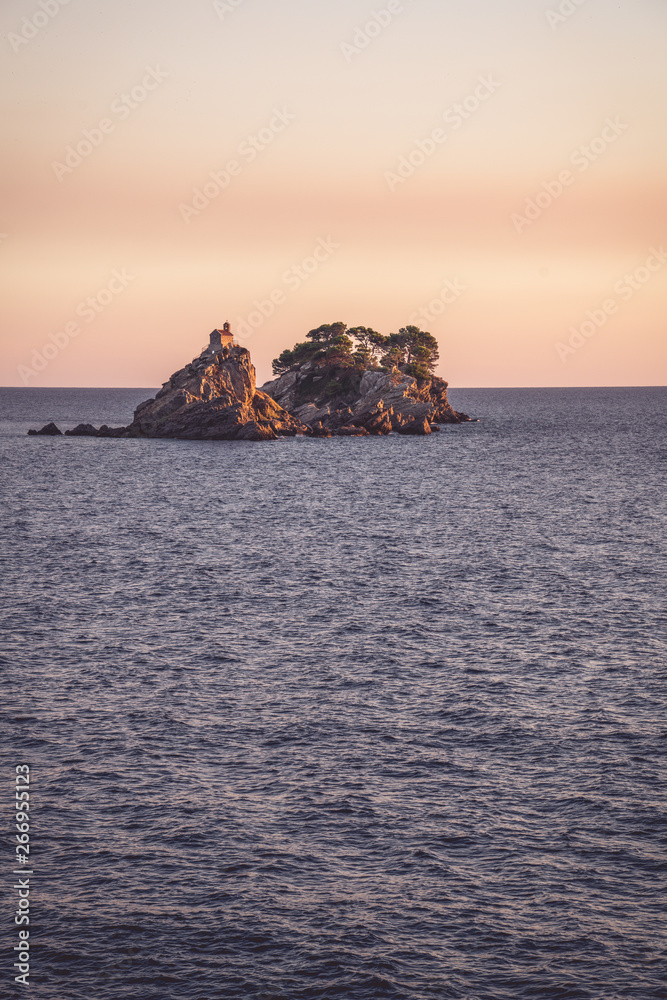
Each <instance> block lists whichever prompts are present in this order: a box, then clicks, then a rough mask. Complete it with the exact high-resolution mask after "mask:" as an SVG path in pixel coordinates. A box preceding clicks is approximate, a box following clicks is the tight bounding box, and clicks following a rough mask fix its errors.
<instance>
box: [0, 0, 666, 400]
mask: <svg viewBox="0 0 667 1000" xmlns="http://www.w3.org/2000/svg"><path fill="white" fill-rule="evenodd" d="M666 29H667V7H666V6H665V4H664V3H663V2H661V0H634V2H632V3H630V2H629V0H625V2H621V3H614V4H613V5H609V4H608V3H603V2H602V0H579V2H578V3H577V2H576V0H553V2H549V0H546V2H542V0H540V2H537V0H507V2H505V3H503V4H502V5H499V4H498V3H497V0H495V2H492V0H467V2H464V0H457V2H453V0H411V2H408V0H405V2H400V0H387V2H385V0H378V2H376V3H375V4H373V3H368V2H361V0H336V2H335V3H333V2H329V3H326V2H323V0H308V2H307V0H284V2H283V3H281V4H272V3H269V2H268V0H228V2H226V0H216V2H215V3H214V2H209V0H201V2H198V3H196V4H193V5H185V4H182V3H176V2H175V0H172V2H164V0H159V2H158V0H143V2H142V3H141V4H140V5H135V4H132V3H130V2H129V0H116V2H115V3H114V4H105V5H98V4H95V5H87V4H84V3H83V2H82V0H69V2H68V3H62V0H42V2H41V4H40V2H39V0H35V2H34V3H32V2H28V0H6V2H5V4H4V5H3V10H2V13H1V14H0V33H1V34H2V44H3V45H4V47H5V54H4V59H3V65H2V70H1V71H0V72H1V73H2V76H3V80H2V83H3V86H2V91H1V93H2V97H1V98H0V100H1V101H2V109H3V112H4V121H5V127H4V129H3V137H4V151H3V167H4V170H3V177H4V185H3V193H4V198H3V203H2V215H1V216H0V255H1V260H2V281H3V285H2V291H3V294H2V315H1V318H2V325H1V334H2V351H1V357H0V384H3V385H24V384H26V385H35V386H155V385H159V384H160V383H161V382H163V381H164V380H165V379H166V378H168V376H169V375H170V374H171V372H172V371H174V370H175V369H176V368H179V367H181V366H182V365H183V364H184V363H186V362H187V361H189V360H190V358H191V357H193V356H194V355H195V354H197V353H198V352H199V350H200V349H201V347H202V346H203V344H204V343H205V342H206V340H207V339H208V333H209V331H210V330H211V329H213V327H216V326H220V325H221V324H222V323H223V322H224V321H225V320H229V321H230V323H231V325H232V328H233V329H234V330H236V331H237V333H239V332H240V333H243V334H244V337H243V338H242V342H243V343H244V344H246V346H248V347H249V348H250V350H251V352H252V356H253V360H254V362H255V365H256V367H257V370H258V378H259V381H260V382H262V381H263V380H264V379H266V378H268V377H269V376H270V371H271V364H270V363H271V359H272V358H273V357H275V356H277V355H278V354H279V353H280V351H281V350H282V349H283V348H284V347H287V346H292V344H293V343H294V342H295V341H296V340H302V339H303V338H304V335H305V333H306V332H307V331H308V330H309V329H311V328H312V327H314V326H319V325H320V324H321V323H324V322H332V321H335V320H342V321H344V322H347V323H349V324H350V325H368V326H373V327H374V328H376V329H378V330H380V331H381V332H384V333H389V332H391V331H392V330H396V329H398V328H399V327H400V326H403V325H405V324H407V323H409V322H416V323H417V325H420V326H421V327H422V328H423V329H427V330H429V331H430V332H431V333H433V334H434V335H435V336H437V338H438V340H439V342H440V354H441V363H440V369H439V373H440V374H441V375H443V376H444V377H445V378H447V379H448V380H449V381H450V383H451V384H452V385H454V386H485V385H486V386H522V385H524V386H530V385H544V386H547V385H616V384H620V385H633V384H636V385H641V384H650V385H655V384H663V383H664V381H665V360H666V358H665V355H666V348H665V337H664V315H665V306H666V304H667V224H666V223H667V201H666V198H665V188H664V178H665V176H666V175H667V169H666V168H667V134H666V133H665V128H664V103H665V96H666V95H667V67H666V65H665V60H664V38H665V33H666ZM215 177H217V180H215V179H214V178H215Z"/></svg>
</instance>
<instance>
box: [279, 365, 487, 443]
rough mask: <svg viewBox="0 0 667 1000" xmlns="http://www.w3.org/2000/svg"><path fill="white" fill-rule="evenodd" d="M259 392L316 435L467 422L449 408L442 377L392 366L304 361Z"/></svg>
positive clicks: (418, 430) (424, 429)
mask: <svg viewBox="0 0 667 1000" xmlns="http://www.w3.org/2000/svg"><path fill="white" fill-rule="evenodd" d="M262 392H264V393H266V394H267V395H268V396H270V397H271V398H272V399H274V400H275V401H276V402H277V403H279V404H280V405H281V406H282V407H284V409H285V410H287V411H289V413H291V414H292V415H293V416H294V417H296V418H297V419H298V420H300V421H302V422H303V423H304V424H306V425H307V426H308V427H309V430H310V433H311V434H312V435H314V436H321V437H328V436H329V435H344V436H350V435H355V436H363V435H365V434H389V433H390V432H391V431H397V432H398V433H399V434H430V433H431V432H432V431H433V430H438V429H439V428H438V424H458V423H462V422H463V421H467V420H470V417H468V416H466V414H465V413H457V412H456V410H454V409H453V408H452V407H451V405H450V403H449V400H448V399H447V383H446V382H445V381H444V380H443V379H441V378H437V377H436V376H433V377H432V378H431V379H416V378H413V377H412V376H411V375H406V374H404V373H403V372H400V371H398V370H397V369H395V370H394V371H393V372H387V371H381V370H379V369H377V368H368V369H366V370H363V369H362V370H360V369H359V368H358V367H356V366H355V367H350V366H341V365H326V364H317V363H316V362H313V361H308V362H306V363H305V364H303V365H301V366H300V367H298V368H295V369H293V370H291V371H288V372H285V374H283V375H281V376H280V377H279V378H277V379H274V380H272V381H270V382H266V383H265V384H264V385H263V386H262Z"/></svg>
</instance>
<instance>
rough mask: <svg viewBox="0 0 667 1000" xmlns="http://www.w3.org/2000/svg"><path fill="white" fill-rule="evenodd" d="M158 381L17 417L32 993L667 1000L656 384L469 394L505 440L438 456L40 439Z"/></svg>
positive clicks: (19, 712)
mask: <svg viewBox="0 0 667 1000" xmlns="http://www.w3.org/2000/svg"><path fill="white" fill-rule="evenodd" d="M149 394H150V392H149V391H142V390H132V391H129V390H126V391H105V390H87V391H85V390H34V389H33V390H31V389H25V390H19V389H16V390H7V391H5V392H4V393H3V398H2V412H0V421H1V424H0V432H1V433H2V437H0V452H1V457H2V469H3V480H2V481H3V487H2V492H3V498H2V511H3V523H4V530H3V538H2V561H1V574H2V576H1V579H2V582H3V584H4V588H5V592H6V597H5V600H4V603H3V610H2V615H3V624H4V639H3V648H2V672H1V681H0V697H1V699H2V704H3V706H4V708H3V717H4V724H5V727H6V731H7V732H8V734H9V738H8V740H6V741H5V748H6V749H5V751H4V752H3V757H2V763H3V775H4V779H3V780H4V787H5V789H7V790H8V792H7V794H9V793H12V796H13V791H12V783H13V775H14V767H15V764H17V763H23V762H27V763H29V764H30V766H31V768H32V774H33V795H32V805H33V811H32V831H31V836H32V845H33V846H32V849H33V854H32V856H31V858H32V863H33V865H34V871H35V877H34V885H35V888H34V893H33V895H32V897H31V907H32V909H31V928H30V929H31V940H33V944H34V949H33V952H34V954H33V959H32V963H31V981H32V983H33V985H32V986H31V988H30V995H31V996H33V997H36V998H40V1000H42V998H49V1000H51V998H54V1000H56V998H58V1000H60V998H65V997H66V998H68V1000H93V998H94V1000H107V998H127V997H130V998H142V1000H143V998H146V1000H148V998H151V1000H176V998H179V1000H180V998H184V1000H190V998H193V1000H194V998H197V1000H208V998H225V1000H244V998H251V1000H255V998H257V1000H259V998H262V1000H311V998H312V1000H315V998H318V1000H320V998H321V1000H324V998H342V1000H374V998H378V1000H436V998H437V1000H441V998H443V1000H444V998H457V1000H459V998H460V1000H519V998H540V1000H541V998H548V1000H551V998H570V1000H579V998H581V1000H589V998H590V1000H630V998H638V1000H639V998H641V1000H647V998H655V997H665V996H667V990H666V987H665V985H664V983H665V972H666V971H667V961H666V956H665V924H666V922H667V921H666V917H665V914H666V912H667V910H666V907H665V903H666V898H665V874H666V868H667V865H666V861H665V858H666V855H665V841H666V833H667V822H666V819H665V802H666V795H665V750H666V748H667V716H666V711H665V709H666V704H665V701H666V699H665V693H666V687H667V683H666V681H667V669H666V667H667V660H666V657H665V643H664V637H665V630H664V625H665V618H664V593H665V590H664V585H665V551H664V548H665V546H664V541H665V535H664V525H665V521H664V514H665V490H664V470H665V459H666V458H667V443H666V441H665V435H664V427H665V425H664V417H665V392H664V390H656V389H593V390H494V391H491V390H465V391H464V390H460V391H453V392H452V393H451V396H452V402H453V405H454V406H455V407H456V408H458V409H462V410H464V411H466V412H468V413H471V414H473V415H475V416H479V417H481V418H482V419H481V420H480V422H479V423H475V424H470V425H467V426H457V427H446V428H443V430H442V432H441V433H440V434H434V435H432V436H431V437H428V438H406V437H398V436H392V437H390V438H386V439H383V438H370V439H368V438H367V439H346V438H335V439H331V440H304V439H298V438H297V439H292V440H286V441H279V442H275V443H264V444H256V443H246V442H208V443H206V442H173V441H140V440H99V439H86V438H55V439H54V438H39V437H38V438H35V437H27V436H25V431H26V430H27V428H28V427H29V426H41V425H42V424H43V423H46V422H47V421H48V420H51V419H55V420H56V422H58V423H59V424H60V426H61V427H63V428H64V427H67V426H72V425H74V424H76V423H78V422H79V421H86V422H88V421H90V422H92V423H94V424H100V423H102V422H107V423H126V422H127V421H128V420H129V418H130V416H131V411H132V408H133V406H134V405H135V404H136V403H137V402H138V401H139V400H140V399H142V398H145V397H146V396H147V395H149ZM11 850H12V848H11V847H10V855H9V856H10V858H11ZM5 856H6V857H7V855H5ZM9 864H11V860H10V861H8V862H7V865H9ZM5 870H8V868H6V869H5ZM10 878H11V875H8V876H7V880H8V879H10ZM7 880H6V884H11V883H9V882H8V881H7ZM10 895H11V893H10ZM10 906H11V911H10V912H13V905H12V903H10ZM5 912H7V910H6V911H5ZM10 922H11V915H10V916H9V918H8V919H5V922H4V927H5V929H7V928H8V927H10ZM13 937H14V932H13V930H12V931H11V934H10V938H11V940H10V942H9V945H10V947H11V946H12V945H13V944H14V940H13ZM11 956H13V953H12V952H11V950H10V949H9V948H7V949H6V950H5V951H4V965H3V969H4V972H3V975H4V977H5V978H4V983H3V984H0V992H2V989H6V990H7V991H8V992H7V995H8V996H9V995H17V994H18V988H17V990H16V991H15V990H14V988H13V984H12V982H11V977H12V972H11V962H12V961H13V960H14V959H13V957H11Z"/></svg>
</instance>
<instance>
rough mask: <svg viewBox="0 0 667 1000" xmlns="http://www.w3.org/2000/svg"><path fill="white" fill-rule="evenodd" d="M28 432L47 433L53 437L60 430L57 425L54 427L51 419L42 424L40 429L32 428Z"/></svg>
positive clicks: (59, 432) (60, 432)
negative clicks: (49, 421) (47, 422)
mask: <svg viewBox="0 0 667 1000" xmlns="http://www.w3.org/2000/svg"><path fill="white" fill-rule="evenodd" d="M28 434H47V435H51V436H52V437H53V436H55V435H56V434H62V431H61V430H60V428H59V427H56V425H55V424H54V423H53V421H51V423H50V424H44V426H43V427H42V429H41V430H39V431H36V430H32V429H31V430H29V431H28Z"/></svg>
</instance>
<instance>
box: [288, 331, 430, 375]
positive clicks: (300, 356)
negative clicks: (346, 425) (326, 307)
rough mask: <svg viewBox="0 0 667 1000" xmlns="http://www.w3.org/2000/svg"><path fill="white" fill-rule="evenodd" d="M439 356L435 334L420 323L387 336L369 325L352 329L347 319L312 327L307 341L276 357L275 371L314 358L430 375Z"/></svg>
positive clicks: (354, 366)
mask: <svg viewBox="0 0 667 1000" xmlns="http://www.w3.org/2000/svg"><path fill="white" fill-rule="evenodd" d="M439 357H440V353H439V350H438V342H437V340H436V339H435V337H434V336H432V334H430V333H427V332H426V331H424V330H420V329H419V327H416V326H404V327H401V329H400V330H399V331H398V333H390V334H387V335H386V336H385V335H384V334H381V333H378V332H377V331H376V330H372V329H370V328H369V327H366V326H355V327H351V328H349V329H348V327H347V325H346V324H345V323H323V324H322V326H318V327H317V329H315V330H310V331H309V332H308V333H307V334H306V340H305V341H303V342H302V343H298V344H295V345H294V347H293V348H292V349H291V350H289V349H286V350H284V351H283V352H282V353H281V354H280V356H279V357H277V358H275V359H274V361H273V374H274V375H282V374H283V373H284V372H287V371H290V370H291V369H292V368H296V367H298V366H299V365H303V364H305V363H306V362H307V361H313V362H315V363H316V364H328V365H337V366H340V367H344V368H347V367H349V368H359V369H368V368H376V369H379V370H381V371H391V370H393V369H394V368H396V369H398V370H399V371H401V372H404V373H405V374H406V375H412V376H413V377H414V378H418V379H430V378H431V376H432V375H433V372H434V371H435V366H436V365H437V363H438V359H439Z"/></svg>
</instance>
